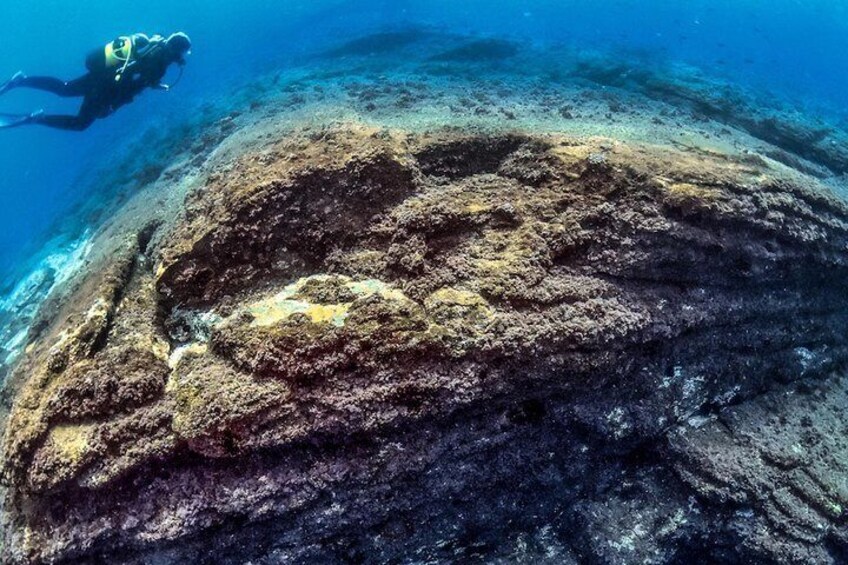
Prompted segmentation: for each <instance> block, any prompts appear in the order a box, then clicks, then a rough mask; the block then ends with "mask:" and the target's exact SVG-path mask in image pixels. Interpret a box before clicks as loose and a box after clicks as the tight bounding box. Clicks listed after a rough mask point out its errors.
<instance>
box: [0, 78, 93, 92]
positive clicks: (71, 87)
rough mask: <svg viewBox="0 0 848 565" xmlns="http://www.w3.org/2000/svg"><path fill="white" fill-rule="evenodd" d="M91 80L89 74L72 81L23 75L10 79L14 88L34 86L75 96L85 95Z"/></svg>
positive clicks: (38, 88)
mask: <svg viewBox="0 0 848 565" xmlns="http://www.w3.org/2000/svg"><path fill="white" fill-rule="evenodd" d="M88 82H89V75H85V76H82V77H80V78H78V79H75V80H71V81H64V80H61V79H58V78H54V77H28V76H22V77H18V78H16V79H13V80H12V81H10V83H11V86H10V87H9V88H7V90H11V89H12V88H33V89H35V90H43V91H45V92H50V93H52V94H55V95H56V96H62V97H65V98H75V97H78V96H85V95H86V92H87V87H88Z"/></svg>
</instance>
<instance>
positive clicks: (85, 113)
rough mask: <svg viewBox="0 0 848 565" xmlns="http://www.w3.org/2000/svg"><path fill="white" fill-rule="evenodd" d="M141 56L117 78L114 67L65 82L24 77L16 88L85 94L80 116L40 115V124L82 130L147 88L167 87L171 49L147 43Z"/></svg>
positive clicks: (63, 93) (58, 93) (72, 95)
mask: <svg viewBox="0 0 848 565" xmlns="http://www.w3.org/2000/svg"><path fill="white" fill-rule="evenodd" d="M145 48H146V49H147V50H148V51H146V52H145V51H141V53H140V58H139V59H138V60H137V61H134V62H133V64H132V65H131V66H129V67H128V68H127V70H126V72H125V73H124V74H123V76H122V77H121V80H119V81H116V80H115V76H116V73H115V71H113V70H105V71H92V72H89V73H88V74H86V75H84V76H81V77H80V78H78V79H75V80H72V81H68V82H65V81H63V80H60V79H57V78H53V77H24V78H22V79H20V82H19V83H18V84H16V85H15V86H16V88H21V87H23V88H34V89H37V90H44V91H47V92H51V93H53V94H56V95H57V96H62V97H67V98H77V97H83V102H82V106H81V107H80V111H79V113H78V114H77V115H76V116H61V115H40V116H39V117H38V119H37V121H36V122H35V123H38V124H40V125H44V126H48V127H52V128H57V129H64V130H72V131H82V130H84V129H87V128H88V127H89V126H90V125H91V124H92V123H94V121H95V120H97V119H98V118H105V117H106V116H108V115H109V114H111V113H112V112H114V111H115V110H117V109H118V108H120V107H121V106H124V105H126V104H129V103H130V102H132V101H133V99H134V98H135V97H136V96H138V94H140V93H141V92H142V91H143V90H144V89H146V88H163V86H162V84H161V81H162V79H163V78H164V77H165V73H166V72H167V71H168V66H169V64H170V63H172V62H173V60H172V59H170V58H169V55H168V50H167V49H162V48H158V47H155V46H153V45H148V44H145V45H143V46H139V49H145Z"/></svg>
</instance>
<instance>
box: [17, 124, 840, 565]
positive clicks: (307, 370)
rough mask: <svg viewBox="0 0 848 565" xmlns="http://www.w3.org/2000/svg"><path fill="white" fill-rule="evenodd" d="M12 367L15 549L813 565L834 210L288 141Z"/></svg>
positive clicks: (718, 170)
mask: <svg viewBox="0 0 848 565" xmlns="http://www.w3.org/2000/svg"><path fill="white" fill-rule="evenodd" d="M154 229H156V228H155V227H151V228H150V229H148V230H145V232H144V234H143V237H135V238H131V239H129V240H127V241H126V242H124V243H123V244H122V245H121V246H119V247H118V248H117V249H116V252H115V253H112V254H106V255H104V259H103V260H102V261H101V262H100V263H98V264H97V265H94V266H92V267H91V269H90V272H89V275H88V277H87V278H86V280H84V281H82V282H81V283H80V284H79V286H78V288H77V289H76V292H74V293H72V294H71V296H70V298H69V299H68V300H67V301H66V302H65V303H63V304H62V305H61V306H60V307H59V309H58V311H57V313H56V314H55V316H53V323H52V325H50V326H49V327H45V328H42V330H41V331H40V333H39V335H37V336H32V338H33V339H32V340H31V344H30V346H29V347H28V348H27V354H26V355H25V357H24V359H23V360H22V362H21V363H20V364H19V365H18V367H17V370H16V372H15V374H14V375H13V376H12V377H11V383H12V387H13V389H14V390H15V391H16V395H15V399H14V407H13V411H12V414H11V416H10V418H9V420H8V423H7V424H6V426H5V439H4V446H3V471H4V473H3V474H4V481H5V484H6V485H7V491H6V493H5V500H4V506H3V508H4V510H3V513H2V515H0V516H2V550H0V551H2V556H3V559H4V561H7V562H12V563H39V562H83V563H85V562H90V563H96V562H109V563H185V562H192V563H247V562H253V563H279V562H313V563H337V562H339V563H341V562H399V561H400V562H456V561H468V560H484V561H495V562H497V561H508V562H514V561H522V560H525V561H527V560H530V561H533V562H550V563H698V562H702V563H708V562H715V561H717V560H718V561H723V562H738V563H776V562H796V563H837V562H842V561H844V557H845V552H846V549H848V539H846V535H848V529H846V526H845V520H844V510H843V508H844V507H845V505H846V504H848V487H846V482H845V477H846V474H845V469H846V465H848V463H846V462H848V452H846V449H848V447H846V446H848V440H847V439H846V438H848V433H846V429H845V428H844V424H843V418H842V408H843V407H844V406H845V405H846V404H845V403H846V398H845V396H846V394H848V392H846V384H845V381H844V377H843V376H842V374H843V371H844V365H845V361H846V358H848V337H846V336H848V333H846V330H847V329H848V327H846V326H848V316H847V314H848V294H846V285H847V284H848V283H846V282H845V281H846V280H848V278H846V275H848V252H846V249H848V207H846V206H845V204H844V203H843V202H842V201H841V200H839V199H837V198H835V197H833V196H831V195H830V194H829V193H828V192H827V190H825V188H824V187H823V186H821V185H820V184H819V183H818V181H817V180H816V179H814V178H811V177H808V176H804V175H802V174H797V173H790V172H787V169H783V168H778V167H777V166H776V165H775V166H773V165H769V164H767V163H766V162H765V161H764V160H762V159H746V158H743V157H739V156H734V155H724V154H716V153H698V152H694V151H681V150H677V149H672V148H669V147H660V146H647V145H640V144H635V143H630V144H626V143H613V142H610V141H609V140H585V139H582V140H578V139H573V138H569V137H565V136H556V135H549V136H542V135H535V136H534V135H526V134H521V133H514V134H510V135H506V134H504V135H468V134H458V133H439V134H411V133H405V132H401V131H387V130H380V129H373V128H368V127H365V126H358V125H350V126H345V127H338V128H334V129H327V130H325V131H322V132H319V133H318V134H316V132H314V131H312V132H308V133H302V134H294V135H291V136H288V137H286V138H283V139H279V140H277V141H275V142H274V143H271V144H269V145H268V146H267V147H265V148H264V149H262V150H261V151H256V152H253V153H249V154H246V155H242V156H240V157H238V158H237V159H235V160H233V161H232V162H230V163H227V164H225V165H221V166H220V167H219V168H218V169H216V170H215V171H213V172H212V173H210V174H209V175H208V178H207V179H206V182H205V184H204V185H203V186H201V187H199V189H198V190H196V191H195V192H194V193H193V194H192V195H191V196H190V198H189V199H188V201H187V202H186V204H185V207H184V209H183V211H182V213H181V216H180V218H179V220H178V221H177V222H175V223H174V224H173V225H164V226H162V227H160V228H158V230H157V231H155V233H154Z"/></svg>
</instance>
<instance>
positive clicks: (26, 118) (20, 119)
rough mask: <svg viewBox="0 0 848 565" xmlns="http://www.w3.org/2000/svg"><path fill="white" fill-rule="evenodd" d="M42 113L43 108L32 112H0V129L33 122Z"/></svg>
mask: <svg viewBox="0 0 848 565" xmlns="http://www.w3.org/2000/svg"><path fill="white" fill-rule="evenodd" d="M43 113H44V111H43V110H39V111H37V112H33V113H32V114H2V113H0V129H6V128H14V127H18V126H25V125H27V124H33V123H35V122H37V121H38V118H39V117H40V116H41V115H42V114H43Z"/></svg>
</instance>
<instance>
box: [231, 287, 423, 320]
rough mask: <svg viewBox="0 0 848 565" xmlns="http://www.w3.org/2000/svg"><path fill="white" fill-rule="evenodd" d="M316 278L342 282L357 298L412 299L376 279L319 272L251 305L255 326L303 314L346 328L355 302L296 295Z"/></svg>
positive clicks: (248, 307) (249, 311) (249, 308)
mask: <svg viewBox="0 0 848 565" xmlns="http://www.w3.org/2000/svg"><path fill="white" fill-rule="evenodd" d="M314 281H338V283H339V284H340V285H342V286H344V287H346V288H347V290H349V291H350V292H352V293H353V294H354V295H355V296H356V298H357V300H359V299H363V298H368V297H371V296H375V295H376V296H380V297H381V298H383V299H386V300H397V301H401V300H408V299H407V297H406V296H405V295H404V294H403V293H402V292H400V291H399V290H397V289H395V288H392V287H390V286H389V285H387V284H386V283H384V282H382V281H379V280H376V279H368V280H364V281H354V280H352V279H350V278H348V277H345V276H340V275H339V276H329V275H315V276H312V277H305V278H302V279H300V280H299V281H297V282H295V283H293V284H291V285H289V286H287V287H286V288H284V289H283V290H282V291H281V292H279V293H278V294H276V295H274V296H272V297H270V298H267V299H265V300H261V301H259V302H254V303H252V304H250V305H248V306H247V307H246V311H247V312H248V313H249V314H250V316H251V317H252V319H253V320H252V322H251V325H252V326H253V327H268V326H273V325H275V324H278V323H280V322H282V321H285V320H288V319H289V318H291V317H292V316H293V315H295V314H303V315H305V316H306V317H307V318H309V321H310V322H312V323H314V324H328V325H333V326H336V327H343V326H344V324H345V321H346V320H347V318H348V316H349V313H350V308H351V306H352V305H353V302H343V303H339V304H315V303H312V302H308V301H306V300H301V299H298V298H295V297H296V296H297V295H298V293H299V292H300V291H301V290H303V288H304V287H305V286H306V284H307V283H309V282H314Z"/></svg>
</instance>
